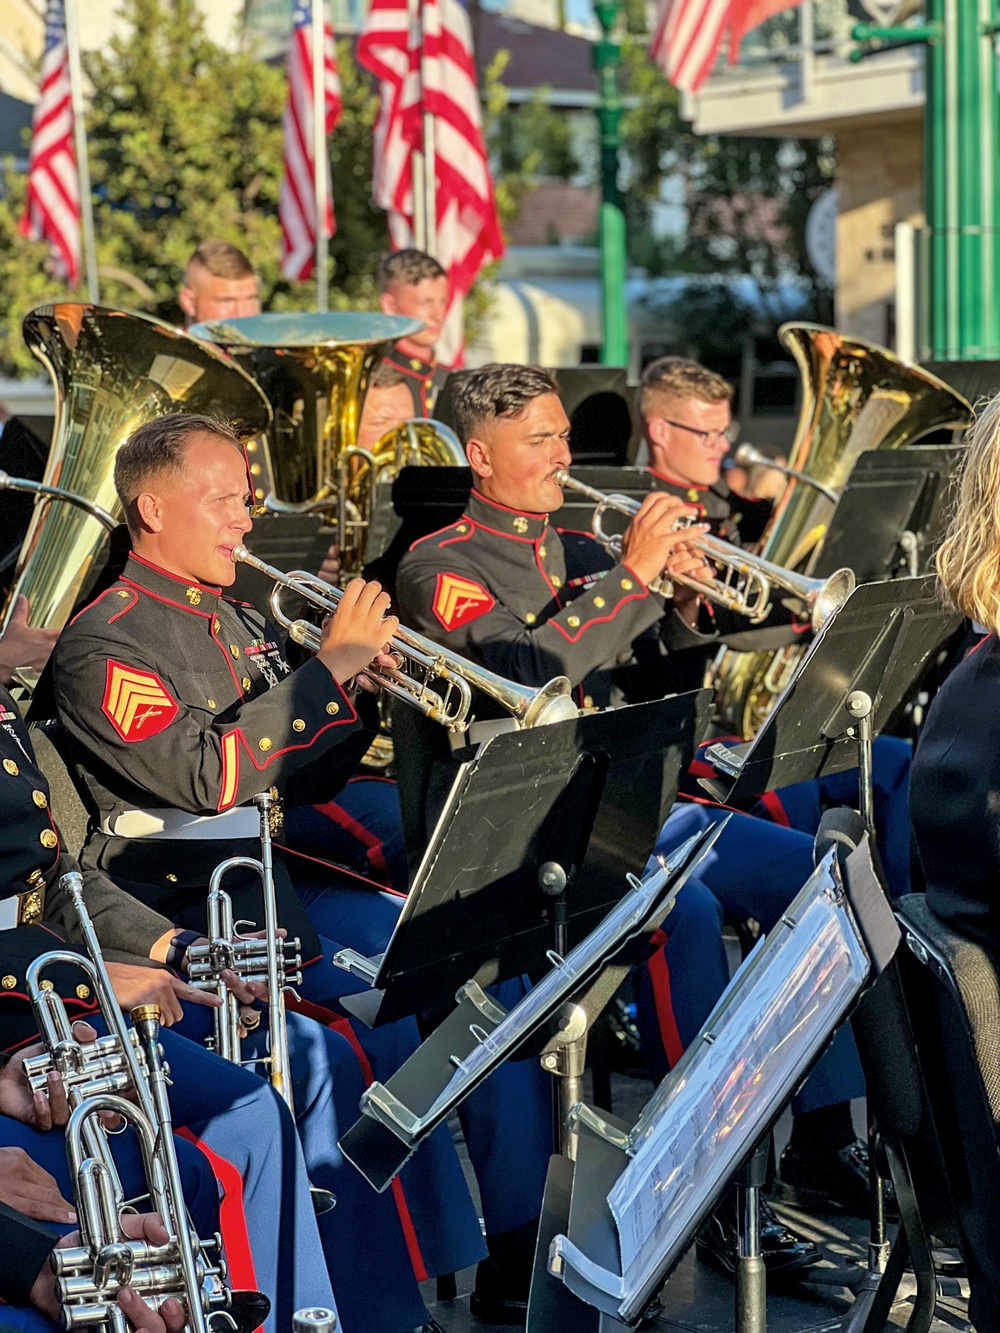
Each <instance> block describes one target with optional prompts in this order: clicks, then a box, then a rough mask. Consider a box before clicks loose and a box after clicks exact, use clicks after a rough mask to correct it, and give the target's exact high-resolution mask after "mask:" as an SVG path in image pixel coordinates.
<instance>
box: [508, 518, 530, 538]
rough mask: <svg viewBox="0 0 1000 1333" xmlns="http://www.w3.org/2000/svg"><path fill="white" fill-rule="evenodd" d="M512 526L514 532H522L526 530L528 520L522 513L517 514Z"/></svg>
mask: <svg viewBox="0 0 1000 1333" xmlns="http://www.w3.org/2000/svg"><path fill="white" fill-rule="evenodd" d="M512 526H513V528H514V531H515V532H520V533H522V534H523V533H525V532H527V531H528V520H527V519H526V518H525V517H524V515H523V514H518V516H517V518H515V519H514V522H513V525H512Z"/></svg>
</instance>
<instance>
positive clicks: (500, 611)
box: [397, 550, 664, 685]
mask: <svg viewBox="0 0 1000 1333" xmlns="http://www.w3.org/2000/svg"><path fill="white" fill-rule="evenodd" d="M435 555H436V552H434V551H428V552H427V553H426V554H425V553H424V552H423V551H422V550H421V551H419V552H412V553H411V554H410V555H408V556H407V558H406V559H405V560H404V561H403V563H402V564H401V566H400V570H399V580H398V583H397V594H398V597H399V604H400V612H401V616H402V619H403V623H404V624H405V625H408V626H410V627H412V628H413V629H416V630H418V631H419V632H420V633H422V634H426V635H427V636H428V637H430V638H433V639H436V640H437V641H438V642H439V643H442V644H444V645H445V646H446V647H454V648H455V650H456V651H457V652H460V653H468V655H469V656H470V657H472V658H474V659H475V660H476V661H478V662H481V663H482V664H483V666H485V667H487V668H488V669H489V670H490V671H495V672H497V673H498V674H499V675H501V676H506V677H507V678H508V679H509V680H516V681H518V682H520V683H521V684H522V685H544V684H545V682H546V681H547V680H550V679H551V678H552V677H553V676H560V675H562V676H568V677H569V680H570V683H571V684H572V685H579V684H581V683H582V682H583V681H584V680H585V679H586V677H587V676H588V675H589V674H590V672H592V671H594V670H596V669H597V668H598V667H599V666H601V665H602V664H603V663H605V662H607V661H609V660H611V659H613V658H614V657H615V656H617V655H618V654H619V653H621V652H622V651H624V650H626V649H627V648H628V646H629V644H631V642H632V640H633V639H634V638H636V637H637V635H639V634H642V633H643V632H644V631H645V630H647V629H649V628H650V627H651V626H653V625H655V624H656V623H657V621H659V620H660V619H661V618H662V616H663V614H664V603H663V599H662V598H661V597H660V596H658V595H657V594H655V593H651V592H650V591H649V589H648V588H647V587H646V585H645V584H644V583H643V582H642V580H641V579H640V578H639V577H638V576H637V575H636V574H634V573H633V572H632V570H630V569H629V568H628V566H627V565H616V566H615V567H614V568H613V569H611V570H609V571H608V573H607V574H606V575H605V576H604V577H603V578H602V579H600V580H599V581H598V582H597V583H595V585H594V586H593V587H592V588H590V589H588V591H587V592H585V593H583V594H582V595H581V596H580V597H578V598H576V599H575V600H574V601H572V602H570V603H569V604H568V605H567V606H563V607H560V608H559V609H558V610H556V611H555V613H554V614H553V615H551V616H550V617H548V619H546V620H545V621H544V622H543V623H541V624H537V625H531V624H526V623H525V621H524V619H523V618H522V617H521V616H519V615H518V614H517V613H516V612H514V611H513V610H511V609H510V608H509V607H507V606H505V605H504V604H503V602H501V601H499V600H496V599H494V600H493V605H492V606H491V607H490V609H489V610H487V611H485V612H484V613H483V614H481V615H479V616H477V617H476V618H475V619H474V620H471V621H468V622H467V623H466V624H464V625H459V626H457V627H456V628H455V629H453V630H446V629H445V628H444V627H443V626H442V624H441V622H440V621H439V620H438V618H437V617H436V616H435V614H434V610H433V604H434V598H435V589H436V586H437V578H438V574H439V573H441V572H442V570H443V569H444V568H445V565H444V564H443V563H442V562H441V559H440V557H438V558H437V559H435V558H434V556H435ZM475 577H478V578H480V579H481V578H482V571H476V575H475Z"/></svg>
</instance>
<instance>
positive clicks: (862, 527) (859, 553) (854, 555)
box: [810, 445, 965, 583]
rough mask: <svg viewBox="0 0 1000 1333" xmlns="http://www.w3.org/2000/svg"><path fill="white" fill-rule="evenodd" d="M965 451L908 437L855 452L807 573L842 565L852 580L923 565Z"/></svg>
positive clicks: (912, 571) (939, 532)
mask: <svg viewBox="0 0 1000 1333" xmlns="http://www.w3.org/2000/svg"><path fill="white" fill-rule="evenodd" d="M964 452H965V448H964V446H962V445H952V446H942V447H932V446H927V445H915V446H913V447H912V448H909V449H869V450H866V451H865V452H864V453H862V454H859V455H858V460H857V462H856V463H855V464H854V470H853V471H852V473H851V475H850V477H849V478H848V481H847V486H846V487H845V489H844V493H843V494H842V495H841V497H840V501H839V503H838V505H837V508H836V510H835V511H834V515H833V518H832V519H831V520H830V530H829V532H828V533H827V535H826V540H825V541H824V543H823V549H822V550H821V551H820V554H819V557H818V559H817V561H816V564H815V566H814V567H813V568H812V569H811V570H810V573H811V574H813V575H814V576H817V577H820V578H822V577H826V576H827V575H829V574H832V573H834V571H835V570H838V569H841V568H843V567H844V566H845V565H846V566H848V567H849V568H850V569H853V570H854V572H855V574H856V575H857V579H858V582H859V583H876V582H879V581H880V580H882V579H891V578H897V577H899V576H900V575H907V574H908V575H910V576H911V577H915V576H916V575H918V574H925V573H928V572H929V570H930V561H931V558H932V556H933V554H934V551H935V550H936V549H937V546H938V544H939V543H940V541H941V538H942V536H943V535H944V527H945V523H946V521H947V508H948V498H949V494H950V490H951V479H952V477H953V476H954V474H955V471H956V468H957V466H958V463H959V460H960V459H961V457H962V455H963V453H964Z"/></svg>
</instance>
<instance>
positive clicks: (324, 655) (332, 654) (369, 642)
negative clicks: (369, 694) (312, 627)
mask: <svg viewBox="0 0 1000 1333" xmlns="http://www.w3.org/2000/svg"><path fill="white" fill-rule="evenodd" d="M388 610H389V595H388V593H384V592H383V591H382V585H381V584H380V583H366V582H365V581H364V579H352V580H351V582H350V583H349V584H348V585H347V587H346V588H345V589H344V594H343V596H342V598H341V599H340V603H339V605H338V606H337V612H336V615H332V616H330V617H329V618H328V619H327V620H326V621H325V623H324V625H323V642H322V647H321V648H320V650H319V652H318V654H317V657H318V659H319V661H321V662H322V663H323V664H324V666H326V668H327V669H328V670H329V672H330V674H331V675H332V676H333V678H334V679H335V680H336V681H338V682H339V683H340V684H341V685H343V684H345V683H346V682H347V681H349V680H351V679H353V678H354V677H355V676H357V675H358V673H359V672H361V671H363V670H364V669H365V667H366V666H368V665H370V663H371V662H373V661H374V660H375V658H376V657H377V656H378V655H379V653H380V652H382V651H384V649H385V645H386V644H387V643H388V642H389V640H390V639H392V638H393V637H394V635H395V634H396V631H397V630H398V629H399V621H398V620H397V619H396V617H395V616H390V615H388V614H387V612H388Z"/></svg>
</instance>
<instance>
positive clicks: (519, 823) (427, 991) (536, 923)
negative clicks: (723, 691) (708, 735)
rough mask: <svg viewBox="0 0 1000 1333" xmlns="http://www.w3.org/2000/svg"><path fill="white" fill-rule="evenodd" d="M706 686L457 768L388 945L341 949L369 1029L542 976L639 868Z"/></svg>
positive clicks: (703, 710) (698, 722)
mask: <svg viewBox="0 0 1000 1333" xmlns="http://www.w3.org/2000/svg"><path fill="white" fill-rule="evenodd" d="M710 699H711V695H710V692H709V691H708V690H698V691H695V692H692V693H690V694H682V695H673V696H671V697H669V698H667V699H660V700H657V701H656V702H654V703H648V704H637V705H634V706H632V707H628V708H620V709H616V710H613V711H608V712H604V713H595V714H592V715H589V716H586V717H581V718H575V719H572V720H569V721H566V722H557V723H553V724H551V725H549V726H544V727H537V728H535V729H533V730H530V731H515V732H508V733H505V734H501V735H497V736H494V737H492V738H491V739H490V740H488V741H486V742H484V743H483V744H482V745H481V746H480V747H479V749H478V750H477V751H476V753H475V755H474V757H473V758H471V759H470V760H468V761H467V762H466V763H463V764H462V765H461V766H460V768H459V770H458V773H457V775H456V777H455V781H454V784H453V786H452V790H451V793H450V795H449V797H448V800H447V802H446V803H445V807H444V810H443V811H442V813H441V816H440V818H439V819H438V823H437V826H436V828H435V830H434V832H433V834H432V835H431V839H430V842H429V843H428V846H427V850H426V851H425V853H424V856H423V859H422V861H421V863H420V867H419V869H418V870H417V873H416V876H415V878H414V881H413V885H412V887H411V889H410V892H409V896H408V897H407V900H406V903H405V905H404V907H403V910H402V912H401V914H400V917H399V921H398V922H397V924H396V928H395V930H394V931H393V934H392V937H391V939H390V940H389V944H388V946H387V948H386V950H385V953H383V954H381V955H379V956H377V957H375V958H365V957H363V956H362V955H360V954H357V953H355V952H354V951H353V950H343V951H342V952H341V953H340V954H338V955H337V958H336V961H337V963H338V966H341V967H344V968H345V969H346V970H349V971H351V972H352V973H354V975H356V976H359V977H361V978H362V980H364V981H366V982H368V984H369V986H370V987H371V988H372V989H370V990H368V991H363V992H361V993H360V994H357V995H348V996H345V997H344V999H343V1000H342V1003H343V1005H344V1007H345V1008H348V1009H350V1011H351V1012H352V1013H353V1014H355V1016H356V1017H358V1018H360V1019H361V1020H362V1022H364V1023H367V1024H368V1025H369V1026H371V1027H374V1026H377V1025H381V1024H383V1023H388V1022H392V1021H393V1020H394V1019H396V1018H401V1017H404V1016H406V1015H408V1014H414V1013H422V1012H427V1011H429V1010H433V1009H435V1008H439V1007H447V1008H451V1007H452V1005H453V1004H454V998H455V994H456V992H457V991H458V989H459V987H461V986H462V985H464V984H465V983H466V982H467V981H468V980H469V979H470V978H472V979H474V980H475V981H476V982H477V983H478V984H479V985H480V986H483V987H486V986H489V985H492V984H493V983H494V982H496V981H502V980H504V979H505V978H508V977H515V976H520V975H521V974H522V973H528V974H529V975H531V974H533V975H535V976H539V975H541V974H542V973H543V972H545V971H547V970H548V968H549V967H550V965H551V964H550V962H549V959H548V954H549V951H550V950H551V949H552V948H553V947H554V948H555V949H556V951H557V952H558V953H559V954H560V955H562V956H565V954H566V953H567V952H568V950H569V949H570V948H571V947H573V946H574V945H575V944H577V943H578V942H579V941H580V940H582V939H583V938H584V936H586V935H588V934H589V933H590V931H591V930H593V929H594V927H595V926H596V925H597V924H598V923H599V922H600V920H601V919H602V918H603V917H604V916H605V914H606V913H607V912H608V910H609V909H610V908H611V907H612V906H613V905H614V904H615V903H616V902H617V901H618V899H619V898H620V896H621V893H622V885H623V884H624V883H625V878H626V876H627V875H628V874H629V873H634V872H636V871H641V870H642V867H643V866H644V865H645V863H646V861H647V859H648V857H649V854H650V852H651V850H652V848H653V845H654V843H655V841H656V836H657V834H658V832H659V830H660V828H661V826H662V824H663V821H664V819H665V818H666V816H667V812H668V811H669V809H670V807H671V805H672V804H673V802H674V798H675V796H676V794H677V788H678V786H679V783H680V778H681V774H682V773H683V772H684V771H685V770H686V768H687V766H688V764H689V763H690V761H691V758H692V757H693V754H694V751H695V749H696V747H697V745H698V743H699V741H700V739H701V737H702V736H703V735H704V733H705V730H706V729H707V726H708V718H709V705H710Z"/></svg>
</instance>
